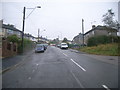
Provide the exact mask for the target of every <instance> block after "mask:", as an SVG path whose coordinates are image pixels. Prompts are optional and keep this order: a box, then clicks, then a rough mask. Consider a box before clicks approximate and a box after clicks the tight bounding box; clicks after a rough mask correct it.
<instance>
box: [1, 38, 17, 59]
mask: <svg viewBox="0 0 120 90" xmlns="http://www.w3.org/2000/svg"><path fill="white" fill-rule="evenodd" d="M16 54H17V44H16V43H12V42H8V41H7V40H2V57H10V56H14V55H16Z"/></svg>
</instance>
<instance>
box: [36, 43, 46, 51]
mask: <svg viewBox="0 0 120 90" xmlns="http://www.w3.org/2000/svg"><path fill="white" fill-rule="evenodd" d="M44 51H45V47H44V45H42V44H36V47H35V52H44Z"/></svg>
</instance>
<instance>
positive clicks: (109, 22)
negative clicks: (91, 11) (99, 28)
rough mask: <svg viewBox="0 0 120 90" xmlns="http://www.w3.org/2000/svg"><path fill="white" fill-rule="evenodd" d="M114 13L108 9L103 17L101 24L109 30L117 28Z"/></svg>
mask: <svg viewBox="0 0 120 90" xmlns="http://www.w3.org/2000/svg"><path fill="white" fill-rule="evenodd" d="M114 16H115V13H114V12H113V11H112V9H109V10H108V12H107V13H106V14H104V15H103V20H102V22H103V23H104V24H105V25H106V26H109V27H111V28H116V29H117V28H118V24H119V23H118V21H117V20H114Z"/></svg>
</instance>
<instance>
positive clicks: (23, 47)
mask: <svg viewBox="0 0 120 90" xmlns="http://www.w3.org/2000/svg"><path fill="white" fill-rule="evenodd" d="M24 28H25V7H24V9H23V27H22V43H21V46H22V52H23V50H24V49H23V48H24V45H23V42H24V41H23V39H24Z"/></svg>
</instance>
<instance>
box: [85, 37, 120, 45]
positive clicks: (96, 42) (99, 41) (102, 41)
mask: <svg viewBox="0 0 120 90" xmlns="http://www.w3.org/2000/svg"><path fill="white" fill-rule="evenodd" d="M119 40H120V37H119V36H105V35H102V36H95V37H91V38H89V39H88V43H87V45H88V46H97V45H99V44H108V43H118V42H119Z"/></svg>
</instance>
